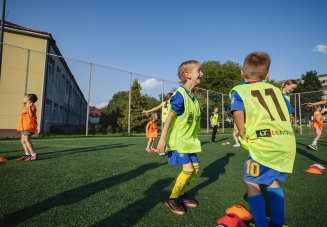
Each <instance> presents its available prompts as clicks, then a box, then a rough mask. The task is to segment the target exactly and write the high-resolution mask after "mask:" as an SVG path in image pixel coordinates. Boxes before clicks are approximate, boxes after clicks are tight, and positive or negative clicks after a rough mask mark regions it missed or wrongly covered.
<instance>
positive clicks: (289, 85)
mask: <svg viewBox="0 0 327 227" xmlns="http://www.w3.org/2000/svg"><path fill="white" fill-rule="evenodd" d="M296 88H297V82H296V81H295V80H286V81H285V82H284V83H283V85H282V93H283V96H284V97H285V98H286V100H287V101H288V102H289V103H291V93H292V92H293V91H294V90H295V89H296Z"/></svg>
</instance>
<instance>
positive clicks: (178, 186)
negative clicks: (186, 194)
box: [169, 168, 193, 199]
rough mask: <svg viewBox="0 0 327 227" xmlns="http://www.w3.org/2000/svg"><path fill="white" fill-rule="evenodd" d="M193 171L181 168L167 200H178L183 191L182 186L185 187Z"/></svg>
mask: <svg viewBox="0 0 327 227" xmlns="http://www.w3.org/2000/svg"><path fill="white" fill-rule="evenodd" d="M192 173H193V169H185V168H183V170H182V172H181V173H180V174H179V175H178V177H177V179H176V183H175V185H174V187H173V190H172V192H171V194H170V196H169V198H171V199H174V198H178V197H179V196H180V195H181V192H182V191H183V188H184V186H185V185H186V182H187V180H188V179H189V178H190V177H191V176H192Z"/></svg>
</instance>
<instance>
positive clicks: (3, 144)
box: [0, 135, 327, 226]
mask: <svg viewBox="0 0 327 227" xmlns="http://www.w3.org/2000/svg"><path fill="white" fill-rule="evenodd" d="M200 139H201V141H202V144H203V152H202V153H200V154H199V159H200V172H199V174H198V176H197V177H196V178H195V180H194V181H193V182H192V184H191V186H190V188H189V189H190V193H192V194H194V195H195V197H196V198H197V200H199V203H200V205H199V207H198V208H196V209H189V210H188V211H187V215H186V216H183V217H177V216H174V215H173V214H171V213H170V211H169V210H168V209H167V208H166V207H165V206H164V204H163V201H164V199H165V198H166V197H167V196H169V194H170V191H171V188H172V186H173V183H174V180H175V178H176V176H177V175H178V174H179V172H180V170H181V167H179V166H176V167H170V166H168V165H167V164H166V162H167V157H165V156H164V157H161V156H159V155H157V154H148V153H147V152H146V151H145V145H146V142H147V140H146V139H145V138H138V137H128V138H124V137H123V138H121V137H114V138H109V137H91V138H85V137H83V138H74V137H70V138H51V139H35V140H34V145H35V147H36V150H37V153H38V154H39V157H40V160H38V161H35V162H27V163H26V162H17V161H16V160H15V158H16V157H18V156H20V155H22V147H21V145H20V142H19V140H17V139H16V140H15V139H12V140H0V156H5V157H6V158H8V159H9V161H8V162H7V163H6V164H3V165H0V175H1V187H0V194H1V196H2V200H1V206H0V226H14V225H21V226H72V225H75V226H90V225H95V226H215V224H216V219H217V218H218V217H220V216H222V215H224V212H225V209H226V208H227V207H229V206H231V205H233V204H235V203H241V204H244V205H246V206H247V207H248V204H247V203H246V202H245V201H244V200H243V194H244V191H245V187H244V184H243V180H242V178H243V176H242V171H243V162H244V160H245V158H246V156H247V152H246V151H245V150H243V149H242V148H233V147H232V146H231V145H228V146H222V145H220V143H221V141H223V140H229V141H230V142H231V143H232V138H231V136H230V135H219V136H218V137H217V140H219V141H220V142H219V143H215V144H211V143H209V139H210V137H209V136H200ZM311 140H312V137H297V156H296V162H295V167H294V173H293V174H291V175H289V177H288V179H287V181H286V182H285V183H284V184H283V189H284V193H285V213H286V221H287V223H288V225H289V226H324V225H325V223H326V221H327V218H326V213H327V206H326V202H327V190H326V185H327V184H326V183H327V174H323V175H311V174H308V173H306V172H305V169H307V168H308V167H309V166H310V165H311V164H314V163H320V164H322V165H324V166H327V139H326V138H325V137H324V138H322V139H321V142H320V143H319V144H318V146H319V151H315V152H312V151H309V150H307V149H306V147H305V146H306V145H307V144H309V143H310V142H311Z"/></svg>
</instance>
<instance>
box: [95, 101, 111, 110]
mask: <svg viewBox="0 0 327 227" xmlns="http://www.w3.org/2000/svg"><path fill="white" fill-rule="evenodd" d="M107 105H108V102H100V103H98V104H95V105H94V106H95V107H96V108H98V109H101V108H103V107H106V106H107Z"/></svg>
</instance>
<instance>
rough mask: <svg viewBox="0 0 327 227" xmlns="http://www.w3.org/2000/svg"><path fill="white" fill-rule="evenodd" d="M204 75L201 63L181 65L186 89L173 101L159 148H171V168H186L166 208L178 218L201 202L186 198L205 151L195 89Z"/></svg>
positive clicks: (169, 159) (173, 97)
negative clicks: (199, 135) (198, 154)
mask: <svg viewBox="0 0 327 227" xmlns="http://www.w3.org/2000/svg"><path fill="white" fill-rule="evenodd" d="M202 76H203V74H202V72H201V64H200V63H199V62H197V61H194V60H191V61H186V62H183V63H182V64H181V65H180V66H179V68H178V77H179V78H180V80H181V81H182V83H183V86H180V87H178V88H177V90H176V91H175V92H174V94H173V96H172V97H171V98H170V104H171V110H170V112H169V114H168V117H167V120H166V123H165V125H164V128H163V130H162V134H161V138H160V140H159V143H158V147H157V151H158V152H163V151H164V149H165V147H166V145H167V148H166V149H167V150H168V165H182V166H183V169H182V172H181V173H180V174H179V175H178V177H177V179H176V182H175V185H174V187H173V190H172V192H171V194H170V196H169V198H168V199H166V201H165V204H166V206H167V207H168V208H169V209H170V210H171V211H172V212H173V213H174V214H176V215H185V208H184V206H186V207H189V208H195V207H197V206H198V202H197V201H196V200H194V199H191V198H189V197H188V196H187V195H185V192H186V189H187V187H188V185H189V184H190V182H191V180H192V179H193V178H194V177H195V175H196V174H197V173H198V171H199V164H198V157H197V154H196V153H198V152H201V143H200V141H199V139H198V130H199V127H200V115H201V113H200V105H199V102H198V100H197V99H196V97H195V96H194V91H193V90H194V88H195V87H196V86H197V85H199V84H200V81H201V78H202ZM183 205H184V206H183Z"/></svg>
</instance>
